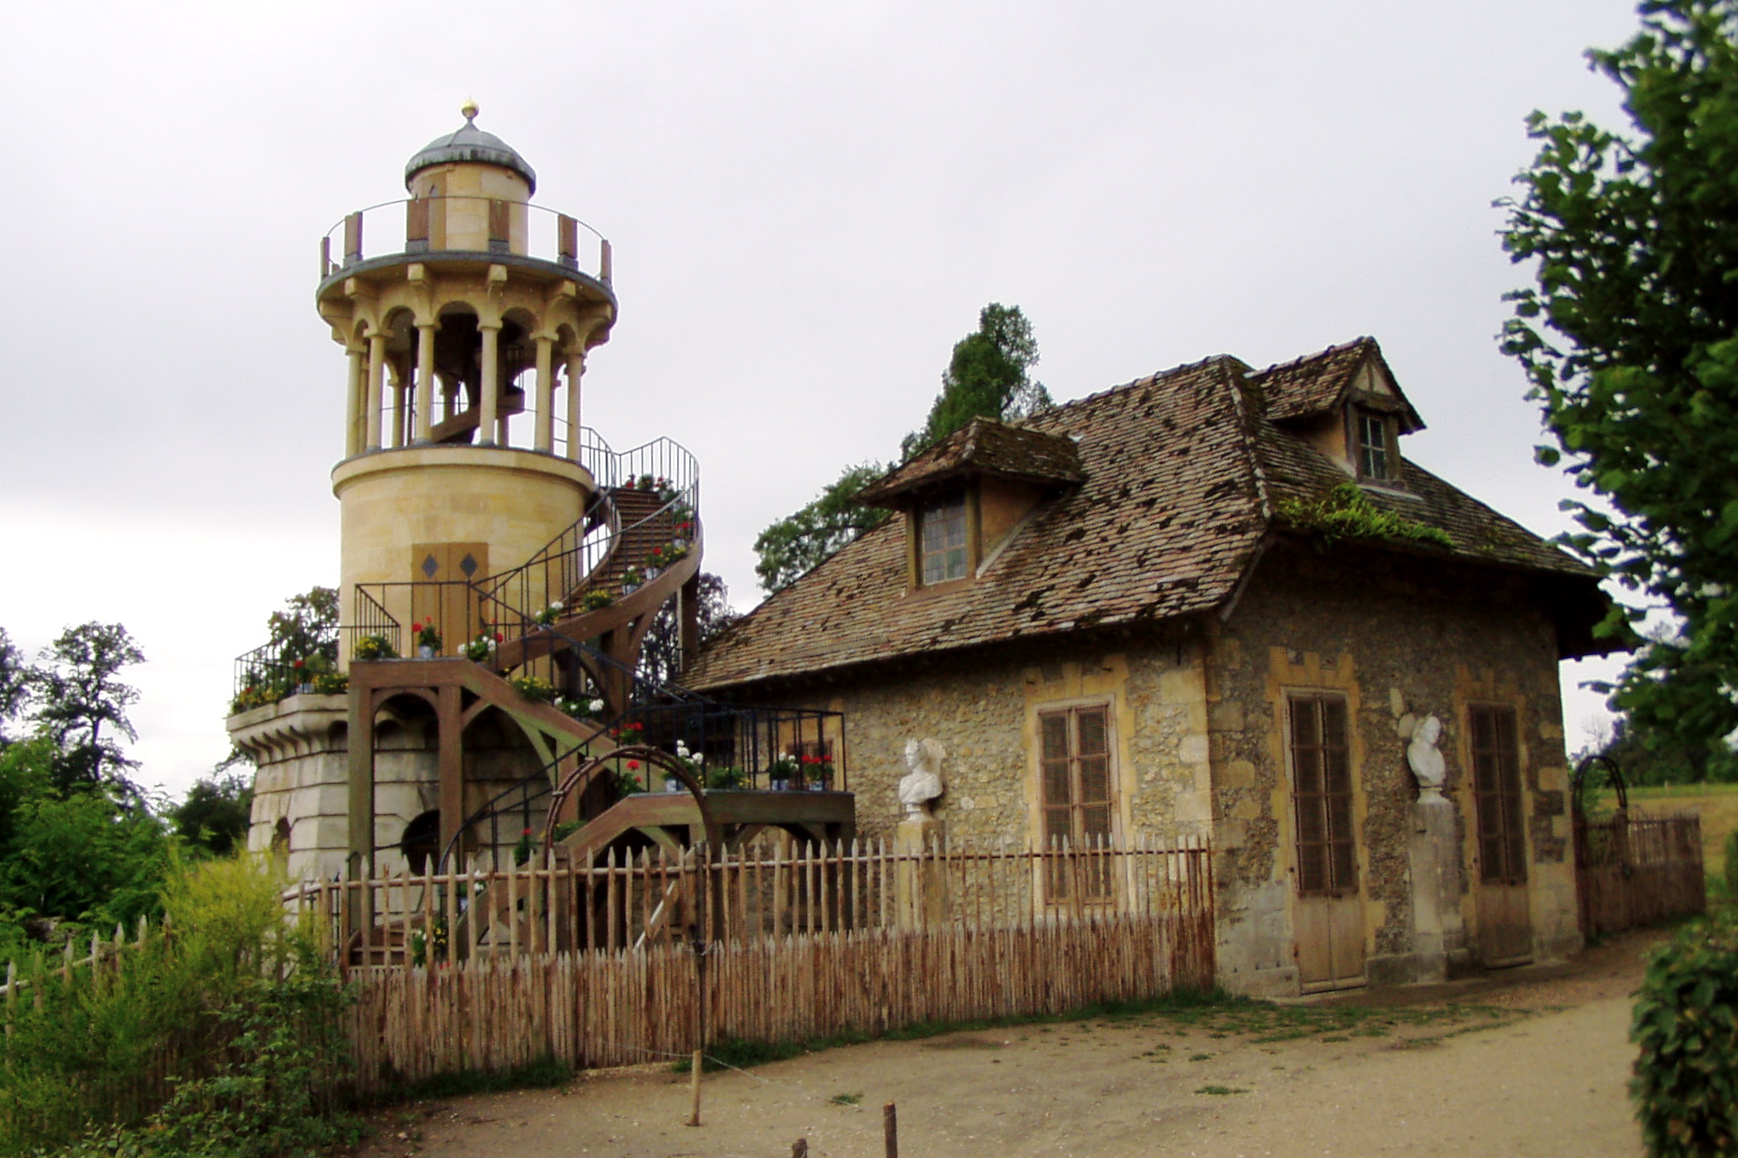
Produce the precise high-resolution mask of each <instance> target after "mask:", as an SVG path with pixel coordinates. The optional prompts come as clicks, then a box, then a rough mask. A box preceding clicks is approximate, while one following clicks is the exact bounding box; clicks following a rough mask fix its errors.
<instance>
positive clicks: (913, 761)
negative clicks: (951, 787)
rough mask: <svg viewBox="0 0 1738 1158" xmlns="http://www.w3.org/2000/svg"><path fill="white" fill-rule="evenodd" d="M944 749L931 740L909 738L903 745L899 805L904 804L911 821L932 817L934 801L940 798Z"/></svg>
mask: <svg viewBox="0 0 1738 1158" xmlns="http://www.w3.org/2000/svg"><path fill="white" fill-rule="evenodd" d="M946 755H947V750H946V749H945V748H943V747H942V746H941V745H940V744H939V743H937V742H936V741H934V740H931V739H927V738H925V739H922V740H917V739H912V740H908V741H906V743H905V767H906V769H907V771H906V773H905V775H904V776H902V777H900V778H899V803H901V804H903V805H905V815H906V816H907V817H908V818H910V819H913V820H925V819H928V818H930V817H932V816H933V815H935V814H934V812H932V811H931V809H932V808H933V807H934V801H935V798H936V797H938V796H940V795H941V788H942V785H941V762H942V758H943V757H945V756H946Z"/></svg>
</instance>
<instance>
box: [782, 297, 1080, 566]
mask: <svg viewBox="0 0 1738 1158" xmlns="http://www.w3.org/2000/svg"><path fill="white" fill-rule="evenodd" d="M1037 363H1038V341H1037V339H1035V338H1034V337H1033V336H1032V323H1031V322H1029V321H1027V320H1026V315H1025V314H1023V313H1021V312H1020V307H1019V306H1004V305H1003V304H1002V303H1000V302H991V303H990V304H989V305H987V306H985V307H984V308H983V309H982V310H980V311H979V312H978V328H977V329H976V330H975V331H973V332H972V333H970V334H967V335H966V336H965V337H963V338H961V339H960V340H959V341H958V342H956V343H954V348H953V357H952V358H951V359H950V360H949V362H948V367H947V372H946V373H944V374H943V375H942V376H941V392H940V393H939V394H937V395H936V398H935V402H934V403H933V404H932V405H931V406H930V408H929V417H928V419H927V420H926V421H925V422H924V424H923V429H921V430H914V431H912V432H911V433H910V434H908V435H906V436H905V438H904V439H903V440H902V441H901V443H900V455H901V460H902V461H903V460H908V459H911V458H913V457H915V456H917V455H919V454H922V453H923V452H924V451H925V450H927V449H929V448H930V447H932V446H934V445H935V444H936V443H938V442H940V441H941V440H942V439H944V438H946V437H947V436H948V435H950V434H952V433H953V432H954V431H956V430H958V429H959V428H960V427H962V426H964V425H965V424H966V423H968V422H970V421H971V420H972V419H974V418H979V417H983V418H999V419H1004V420H1008V421H1016V420H1018V419H1021V418H1024V417H1026V416H1027V415H1028V414H1032V413H1034V412H1035V411H1038V410H1042V409H1043V408H1044V407H1046V406H1049V405H1050V404H1051V403H1050V393H1049V391H1047V390H1045V389H1044V384H1043V383H1041V382H1034V381H1032V379H1031V376H1030V374H1029V373H1028V371H1029V370H1030V369H1031V368H1032V367H1033V366H1035V365H1037ZM896 465H897V464H896V463H894V464H889V465H887V466H882V465H880V464H879V463H874V462H865V463H859V464H857V465H856V466H848V467H846V468H845V469H844V471H842V472H841V473H840V475H839V477H838V478H837V479H836V480H834V481H833V482H832V483H831V484H830V485H828V486H827V487H825V488H823V489H822V491H821V493H820V494H818V495H816V496H815V498H814V500H813V501H811V502H809V503H808V504H807V505H805V506H804V507H802V508H801V509H800V510H798V511H797V512H795V513H794V514H791V515H787V516H786V517H785V518H782V519H780V520H778V521H777V522H775V523H773V524H771V525H770V526H768V527H767V528H766V529H765V530H764V531H762V532H761V533H760V536H759V537H758V538H756V539H755V541H754V551H755V554H756V555H758V556H759V560H760V561H759V562H757V563H756V564H755V565H754V573H755V574H756V575H757V576H759V577H760V585H761V587H762V588H763V589H765V590H766V591H767V592H768V593H771V592H774V591H779V590H782V589H783V588H785V587H787V586H789V585H790V583H791V582H792V581H793V580H795V579H796V578H797V577H798V576H800V575H803V574H806V573H807V572H809V571H811V570H813V569H814V568H815V567H817V566H819V565H820V564H821V563H822V562H823V561H824V560H825V559H826V558H827V557H828V556H830V555H831V554H832V553H833V552H834V551H837V550H838V549H839V548H840V547H843V546H844V545H845V544H846V543H849V542H850V541H851V540H853V539H855V538H856V537H857V536H859V535H861V534H863V533H864V532H865V531H869V530H873V529H874V528H875V527H878V526H880V525H881V524H882V523H883V522H885V521H886V519H887V516H888V515H889V514H890V513H891V512H889V511H887V510H884V509H881V508H879V507H865V506H861V505H859V504H858V503H857V502H856V496H857V492H858V491H860V490H862V489H863V488H864V487H866V486H868V485H869V484H870V483H872V482H874V481H875V480H876V479H878V478H880V477H881V476H882V475H884V474H886V473H887V472H888V471H889V470H891V469H893V467H894V466H896Z"/></svg>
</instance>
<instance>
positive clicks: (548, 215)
mask: <svg viewBox="0 0 1738 1158" xmlns="http://www.w3.org/2000/svg"><path fill="white" fill-rule="evenodd" d="M400 223H402V229H403V232H402V233H401V232H400ZM452 252H460V253H466V252H475V253H500V254H514V255H518V256H521V257H533V258H537V259H538V260H541V261H548V262H552V263H554V264H556V265H559V266H562V267H564V268H566V269H571V270H575V271H580V270H592V271H595V273H593V275H592V276H594V277H596V278H597V280H598V281H600V282H603V283H604V284H605V285H608V284H609V282H610V276H611V254H610V243H609V241H608V239H606V238H605V237H604V235H603V234H601V233H599V232H598V231H597V230H595V229H593V228H592V227H591V226H590V225H587V224H586V223H585V222H583V221H581V220H579V219H578V218H577V217H570V216H568V215H567V214H565V213H561V212H558V211H557V210H554V209H550V208H547V207H546V206H542V205H533V204H531V203H530V202H528V201H510V200H504V199H501V198H496V197H473V196H463V195H458V194H454V195H452V196H447V197H417V198H401V199H399V200H396V201H382V202H381V203H380V204H378V205H370V206H367V207H366V208H363V209H358V210H357V211H356V212H354V213H350V214H347V215H345V216H344V218H343V219H342V220H340V221H338V222H337V223H336V224H334V225H333V226H332V228H331V229H328V230H327V231H326V235H325V236H324V237H322V238H320V277H321V279H322V280H323V279H325V278H329V277H332V276H333V275H335V274H341V273H343V272H344V271H345V270H347V269H350V268H351V267H353V266H356V265H359V264H361V263H362V262H364V261H372V260H374V259H376V258H384V257H397V256H400V255H407V256H408V255H414V254H426V253H452Z"/></svg>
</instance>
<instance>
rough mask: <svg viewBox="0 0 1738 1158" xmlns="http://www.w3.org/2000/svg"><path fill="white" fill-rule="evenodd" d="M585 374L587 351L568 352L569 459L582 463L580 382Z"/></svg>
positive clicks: (575, 350) (574, 350) (573, 350)
mask: <svg viewBox="0 0 1738 1158" xmlns="http://www.w3.org/2000/svg"><path fill="white" fill-rule="evenodd" d="M584 374H585V351H584V350H583V349H577V348H576V349H572V350H569V351H568V352H567V457H568V458H571V459H572V460H573V461H574V462H578V461H580V458H581V456H582V455H583V454H584V453H585V451H584V449H583V448H582V447H581V446H580V442H581V439H580V437H579V380H580V378H581V377H582V376H583V375H584Z"/></svg>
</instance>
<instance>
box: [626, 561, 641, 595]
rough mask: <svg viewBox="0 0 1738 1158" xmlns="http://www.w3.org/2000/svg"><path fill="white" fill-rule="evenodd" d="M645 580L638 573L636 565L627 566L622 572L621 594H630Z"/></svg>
mask: <svg viewBox="0 0 1738 1158" xmlns="http://www.w3.org/2000/svg"><path fill="white" fill-rule="evenodd" d="M645 581H646V578H645V576H644V575H642V574H641V573H640V569H639V568H638V567H629V568H628V569H627V570H626V571H623V572H622V594H623V595H632V594H633V593H634V592H636V591H638V590H639V589H640V585H641V584H642V583H644V582H645Z"/></svg>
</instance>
